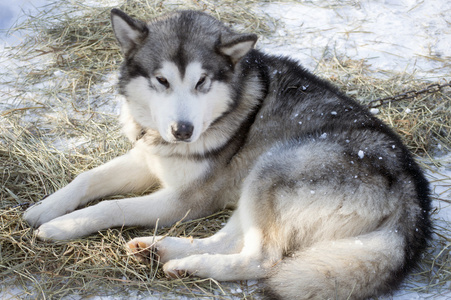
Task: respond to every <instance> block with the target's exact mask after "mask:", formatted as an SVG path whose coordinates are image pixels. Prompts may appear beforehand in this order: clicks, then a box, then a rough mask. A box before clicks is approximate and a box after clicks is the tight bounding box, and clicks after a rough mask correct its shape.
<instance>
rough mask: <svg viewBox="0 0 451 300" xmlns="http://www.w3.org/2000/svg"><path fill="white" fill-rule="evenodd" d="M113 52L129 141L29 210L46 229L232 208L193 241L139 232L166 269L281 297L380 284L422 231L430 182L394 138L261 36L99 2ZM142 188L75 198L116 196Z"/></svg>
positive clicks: (348, 293)
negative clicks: (267, 50) (118, 53)
mask: <svg viewBox="0 0 451 300" xmlns="http://www.w3.org/2000/svg"><path fill="white" fill-rule="evenodd" d="M111 17H112V24H113V29H114V32H115V35H116V38H117V40H118V41H119V44H120V46H121V49H122V52H123V54H124V63H123V65H122V68H121V71H120V81H119V89H120V93H121V94H122V95H124V96H125V98H126V102H125V104H124V107H123V110H122V116H121V117H122V121H123V123H124V129H125V132H126V134H127V136H128V137H129V138H130V139H131V140H132V141H134V142H135V145H134V148H133V149H132V150H131V151H130V152H128V153H127V154H125V155H123V156H121V157H118V158H116V159H114V160H112V161H111V162H109V163H107V164H105V165H103V166H100V167H97V168H95V169H93V170H91V171H88V172H85V173H82V174H80V175H79V176H78V177H76V178H75V179H74V181H73V182H72V183H70V184H69V185H68V186H66V187H64V188H62V189H61V190H59V191H57V192H55V193H54V194H53V195H51V196H49V197H48V198H46V199H45V200H43V201H42V202H40V203H38V204H37V205H35V206H32V207H31V208H29V209H28V210H27V211H26V212H25V220H26V221H27V222H28V223H29V224H31V225H32V226H35V227H39V228H38V229H37V236H38V237H39V238H41V239H44V240H67V239H73V238H77V237H81V236H84V235H87V234H90V233H94V232H96V231H98V230H102V229H105V228H109V227H117V226H155V224H156V223H157V222H158V224H159V225H163V226H168V225H171V224H173V223H175V222H176V221H178V220H181V219H183V217H184V216H186V215H187V217H188V218H190V219H193V218H199V217H202V216H207V215H209V214H211V213H213V212H215V211H217V210H220V209H223V208H225V207H227V206H233V205H236V210H235V211H234V213H233V215H232V216H231V217H230V220H229V221H228V223H227V225H225V227H224V228H223V229H221V230H220V231H219V232H218V233H216V234H215V235H213V236H211V237H208V238H205V239H194V240H192V239H186V238H175V237H166V238H160V237H143V238H136V239H134V240H132V241H130V242H129V243H128V247H129V248H130V250H131V251H132V253H134V254H135V255H136V256H137V257H138V258H140V259H143V260H145V259H148V258H149V257H150V256H151V255H157V256H158V257H159V259H160V262H161V263H162V264H163V269H164V271H165V272H166V274H167V275H168V276H170V277H179V276H185V275H194V276H199V277H211V278H214V279H216V280H224V281H226V280H246V279H263V280H264V282H265V283H266V286H267V288H265V293H266V295H268V296H269V297H272V298H280V299H332V298H334V299H364V298H368V297H373V296H378V295H381V294H385V293H390V292H391V291H393V289H395V288H396V287H397V286H398V284H399V283H400V281H401V280H402V279H403V278H404V277H405V275H406V274H407V272H409V271H410V270H411V269H412V268H413V267H414V266H415V265H416V263H417V262H418V260H419V259H420V255H421V252H422V250H423V249H424V248H425V247H426V244H427V241H428V239H429V237H430V235H431V223H430V216H429V211H430V199H429V187H428V182H427V181H426V179H425V177H424V175H423V173H422V172H421V170H420V168H419V167H418V165H417V164H416V163H415V161H414V160H413V158H412V156H411V155H410V154H409V152H408V150H407V149H406V147H405V146H404V145H403V144H402V143H401V141H400V139H399V137H398V136H397V135H396V134H395V133H394V132H393V131H392V130H390V129H389V128H388V127H387V126H386V125H385V124H383V123H382V122H381V121H380V120H378V119H377V118H375V117H374V116H372V115H371V114H370V113H368V112H367V110H366V109H364V108H362V107H361V106H360V105H359V104H358V103H356V102H355V101H353V100H351V99H350V98H348V97H346V96H345V95H343V94H341V93H340V92H339V91H338V90H337V89H336V88H334V87H332V86H331V85H330V84H329V83H328V82H325V81H323V80H321V79H319V78H317V77H316V76H314V75H312V74H311V73H309V72H308V71H306V70H304V69H303V68H302V67H301V66H300V65H299V64H298V63H296V62H294V61H292V60H290V59H288V58H283V57H275V56H270V55H265V54H262V53H261V52H259V51H258V50H255V49H253V48H254V44H255V43H256V40H257V36H256V35H254V34H240V33H236V32H234V31H232V30H231V29H229V28H228V27H226V26H225V25H223V24H222V23H221V22H219V21H218V20H216V19H215V18H213V17H211V16H209V15H207V14H204V13H202V12H196V11H179V12H175V13H172V14H169V15H167V16H165V17H162V18H158V19H155V20H153V21H151V22H149V23H144V22H142V21H138V20H135V19H133V18H131V17H130V16H128V15H126V14H125V13H124V12H122V11H120V10H117V9H113V10H112V12H111ZM150 186H159V187H160V188H159V190H157V191H156V192H154V193H151V194H150V195H147V196H142V197H135V198H127V199H122V200H110V201H103V202H100V203H99V204H97V205H94V206H90V207H87V208H83V209H79V210H76V209H77V208H78V207H79V206H82V205H85V204H86V203H87V202H89V201H91V200H93V199H96V198H99V197H104V196H107V195H112V194H117V193H129V192H140V191H144V190H146V189H148V188H149V187H150Z"/></svg>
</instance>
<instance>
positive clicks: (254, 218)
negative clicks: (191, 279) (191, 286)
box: [163, 178, 283, 281]
mask: <svg viewBox="0 0 451 300" xmlns="http://www.w3.org/2000/svg"><path fill="white" fill-rule="evenodd" d="M251 186H253V188H250V187H251ZM268 188H270V187H267V186H262V185H261V184H260V183H259V179H258V178H251V179H250V180H246V183H245V186H244V188H243V193H242V196H241V198H240V201H239V206H238V209H237V211H236V212H235V213H234V218H236V219H239V225H240V231H241V232H242V238H243V241H242V245H243V246H242V248H241V249H240V251H239V252H236V253H227V252H226V251H222V252H219V251H218V252H209V251H203V252H204V254H196V255H191V256H187V257H184V258H181V259H173V260H170V261H168V262H167V263H166V264H165V265H164V266H163V269H164V271H165V273H166V274H167V275H168V276H169V277H178V276H184V275H194V276H199V277H205V278H208V277H211V278H214V279H217V280H224V281H227V280H247V279H258V278H262V277H264V276H265V274H266V273H267V272H268V271H269V270H270V269H271V267H272V266H273V265H274V264H276V263H277V262H278V261H280V260H281V258H282V254H283V252H282V249H281V247H280V243H278V242H274V241H273V240H268V239H267V237H266V232H264V226H262V224H260V222H261V220H262V219H261V217H260V216H258V215H259V214H261V213H263V214H264V213H265V212H263V211H262V210H261V208H262V207H260V200H261V199H260V198H259V194H260V193H261V192H262V191H263V193H265V192H268ZM263 209H265V208H264V207H263ZM236 219H232V220H231V221H232V222H235V220H236ZM226 227H227V226H226ZM220 233H221V232H219V233H218V234H220ZM212 238H214V236H213V237H212ZM207 240H208V239H207ZM220 242H221V241H218V243H217V244H215V248H214V249H215V250H219V249H220V247H221V244H220ZM223 242H227V239H225V240H224V241H223ZM195 243H197V241H196V242H195ZM222 247H224V248H227V245H226V244H223V245H222ZM188 254H189V253H188Z"/></svg>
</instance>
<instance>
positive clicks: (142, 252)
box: [127, 239, 159, 263]
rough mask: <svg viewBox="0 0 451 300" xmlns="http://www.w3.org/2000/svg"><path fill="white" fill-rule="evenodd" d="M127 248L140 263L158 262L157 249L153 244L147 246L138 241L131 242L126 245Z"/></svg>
mask: <svg viewBox="0 0 451 300" xmlns="http://www.w3.org/2000/svg"><path fill="white" fill-rule="evenodd" d="M127 247H128V249H129V250H130V252H131V254H133V255H134V256H135V257H136V258H137V259H138V260H139V261H140V262H142V263H150V262H151V261H158V260H159V259H158V254H157V253H158V249H157V248H156V247H155V246H154V245H153V244H148V243H146V242H143V241H140V240H136V239H135V240H131V241H130V242H128V243H127Z"/></svg>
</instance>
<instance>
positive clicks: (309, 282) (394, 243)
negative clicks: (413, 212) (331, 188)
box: [265, 231, 405, 299]
mask: <svg viewBox="0 0 451 300" xmlns="http://www.w3.org/2000/svg"><path fill="white" fill-rule="evenodd" d="M404 253H405V252H404V242H403V239H402V238H401V236H399V235H398V234H397V233H395V232H388V231H387V232H384V231H378V232H373V233H370V234H366V235H362V236H358V237H353V238H348V239H341V240H336V241H328V242H321V243H318V244H315V245H312V246H311V247H309V248H307V249H304V250H302V251H300V252H298V253H295V254H294V255H293V257H291V258H286V259H284V260H283V261H282V262H280V263H279V264H278V265H277V266H275V267H274V271H273V272H272V274H270V276H269V277H268V279H266V285H267V289H268V292H267V293H265V294H266V295H268V297H269V298H270V299H366V298H368V297H371V296H376V295H379V294H384V293H387V292H389V291H390V290H392V289H393V288H394V287H395V286H397V285H398V284H399V282H398V280H396V279H395V277H396V275H395V274H396V273H398V271H399V270H400V268H401V267H402V265H403V264H404V255H405V254H404Z"/></svg>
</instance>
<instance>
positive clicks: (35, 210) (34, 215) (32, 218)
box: [23, 198, 64, 227]
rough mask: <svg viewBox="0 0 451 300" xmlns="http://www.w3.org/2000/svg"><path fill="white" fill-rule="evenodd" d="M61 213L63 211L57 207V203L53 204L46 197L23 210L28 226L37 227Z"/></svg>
mask: <svg viewBox="0 0 451 300" xmlns="http://www.w3.org/2000/svg"><path fill="white" fill-rule="evenodd" d="M63 214H64V212H62V211H61V209H59V208H58V205H55V203H54V201H52V199H49V198H47V199H45V200H41V201H40V202H38V203H36V204H34V205H33V206H31V207H29V208H28V209H27V210H26V211H25V212H24V215H23V218H24V220H25V221H26V222H27V223H28V224H29V225H30V226H32V227H39V226H41V225H42V224H44V223H47V222H48V221H50V220H53V219H55V218H57V217H59V216H61V215H63Z"/></svg>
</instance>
